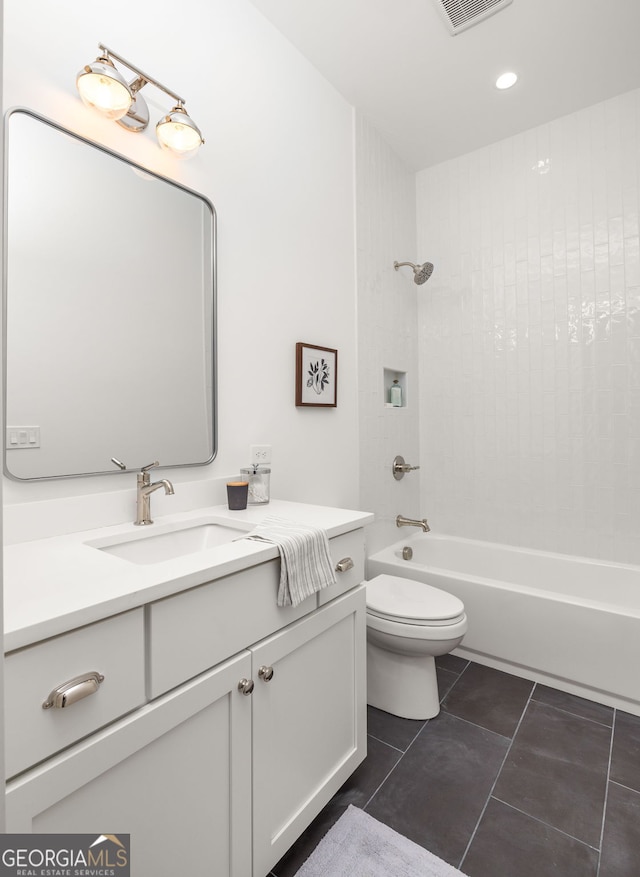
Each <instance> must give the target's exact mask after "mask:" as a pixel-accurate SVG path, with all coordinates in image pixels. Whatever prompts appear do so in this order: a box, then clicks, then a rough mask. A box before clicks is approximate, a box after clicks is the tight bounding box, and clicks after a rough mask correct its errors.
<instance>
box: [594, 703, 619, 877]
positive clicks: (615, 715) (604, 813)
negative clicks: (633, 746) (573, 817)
mask: <svg viewBox="0 0 640 877" xmlns="http://www.w3.org/2000/svg"><path fill="white" fill-rule="evenodd" d="M617 718H618V710H617V709H614V711H613V724H612V725H611V742H610V743H609V763H608V765H607V783H606V786H605V789H604V804H603V807H602V827H601V829H600V849H599V850H598V867H597V868H596V877H598V875H599V874H600V863H601V861H602V842H603V841H604V826H605V821H606V818H607V804H608V802H609V782H610V780H611V761H612V759H613V739H614V736H615V733H616V719H617Z"/></svg>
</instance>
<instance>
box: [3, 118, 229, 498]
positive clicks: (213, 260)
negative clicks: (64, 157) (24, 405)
mask: <svg viewBox="0 0 640 877" xmlns="http://www.w3.org/2000/svg"><path fill="white" fill-rule="evenodd" d="M17 113H20V114H23V115H27V116H30V117H32V118H33V119H36V120H37V121H39V122H42V123H44V124H45V125H48V126H50V127H51V128H53V129H55V130H57V131H59V132H60V133H62V134H65V135H67V136H68V137H71V138H73V139H74V140H76V141H79V142H80V143H84V144H86V145H87V146H89V147H91V148H93V149H97V150H98V151H99V152H101V153H103V154H105V155H108V156H110V157H111V158H113V159H116V160H117V161H120V162H122V163H123V164H126V165H128V166H129V167H132V168H134V169H137V170H139V171H140V172H141V173H142V174H145V175H148V176H151V177H154V178H155V179H157V180H160V181H161V182H163V183H166V184H168V185H170V186H173V187H174V188H176V189H180V190H181V191H183V192H185V193H186V194H188V195H191V196H194V197H196V198H198V199H199V200H200V201H202V202H203V203H204V205H206V207H208V208H209V210H210V211H211V234H212V241H211V256H210V269H211V275H210V276H211V324H210V329H211V347H212V349H211V364H210V367H211V371H210V373H209V377H210V378H211V399H210V400H209V401H210V411H211V423H210V427H211V454H210V456H209V457H208V458H207V459H206V460H202V461H194V462H188V463H170V464H163V463H162V461H160V466H159V467H158V468H160V469H177V468H186V467H194V466H206V465H208V464H210V463H211V462H212V461H213V460H214V459H215V457H216V454H217V452H218V393H217V373H218V370H217V325H218V324H217V276H216V275H217V270H216V269H217V214H216V210H215V207H214V206H213V204H212V203H211V201H210V200H209V199H208V198H207V197H206V196H204V195H202V194H201V193H200V192H197V191H195V190H194V189H190V188H189V187H187V186H184V185H182V184H181V183H178V182H176V181H175V180H172V179H170V178H168V177H165V176H162V175H161V174H158V173H155V172H154V171H151V170H149V169H148V168H146V167H143V166H142V165H140V164H137V163H136V162H134V161H131V159H129V158H126V157H125V156H123V155H120V154H119V153H117V152H114V151H113V150H112V149H109V148H107V147H105V146H103V145H102V144H100V143H97V142H95V141H93V140H90V139H88V138H87V137H83V136H82V135H80V134H77V133H76V132H75V131H71V130H69V129H68V128H65V127H64V126H63V125H60V124H59V123H57V122H55V121H53V120H51V119H48V118H47V117H45V116H43V115H41V114H40V113H37V112H35V111H33V110H31V109H28V108H27V107H12V108H10V109H9V110H7V111H6V113H5V116H4V141H3V146H4V167H3V180H4V193H3V194H4V197H3V205H2V209H3V255H2V341H3V353H2V363H3V375H2V409H3V418H4V432H5V435H4V436H3V437H2V440H3V444H2V462H3V472H4V474H5V475H6V476H7V477H8V478H10V479H11V480H13V481H19V482H30V481H53V480H56V481H57V480H61V479H67V478H87V477H92V476H94V475H118V474H120V475H122V474H130V473H133V472H136V471H138V469H139V467H135V466H134V467H131V468H129V467H127V468H126V469H124V470H123V469H119V468H117V467H116V466H115V465H114V468H113V469H105V470H96V471H91V472H73V473H67V474H57V475H36V476H30V477H26V478H25V477H20V476H17V475H15V474H13V473H12V472H10V471H9V468H8V465H7V436H6V424H7V401H8V360H7V354H8V350H7V348H8V344H7V340H8V333H9V327H8V321H7V315H8V311H7V309H8V296H9V289H8V265H9V253H8V246H7V244H8V222H9V194H8V182H9V151H10V149H9V147H10V143H9V121H10V119H11V117H12V116H13V115H15V114H17ZM205 264H206V263H205ZM207 287H208V284H207ZM205 294H206V291H205ZM207 371H208V366H207ZM124 462H125V463H126V461H124ZM142 465H146V463H142Z"/></svg>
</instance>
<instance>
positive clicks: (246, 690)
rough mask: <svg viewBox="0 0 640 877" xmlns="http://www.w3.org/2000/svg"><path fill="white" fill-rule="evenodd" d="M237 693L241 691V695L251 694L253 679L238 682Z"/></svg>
mask: <svg viewBox="0 0 640 877" xmlns="http://www.w3.org/2000/svg"><path fill="white" fill-rule="evenodd" d="M238 691H241V692H242V694H251V692H252V691H253V679H241V680H240V682H238Z"/></svg>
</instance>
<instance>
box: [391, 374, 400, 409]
mask: <svg viewBox="0 0 640 877" xmlns="http://www.w3.org/2000/svg"><path fill="white" fill-rule="evenodd" d="M389 397H390V402H391V405H392V406H393V407H394V408H401V407H402V387H401V386H400V383H399V381H398V379H397V378H396V379H395V380H394V382H393V384H392V385H391V390H390V391H389Z"/></svg>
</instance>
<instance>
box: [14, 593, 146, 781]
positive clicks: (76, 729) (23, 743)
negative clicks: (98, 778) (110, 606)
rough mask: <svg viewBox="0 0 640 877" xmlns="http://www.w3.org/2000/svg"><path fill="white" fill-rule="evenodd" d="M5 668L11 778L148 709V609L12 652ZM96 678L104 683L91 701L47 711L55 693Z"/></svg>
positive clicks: (134, 611)
mask: <svg viewBox="0 0 640 877" xmlns="http://www.w3.org/2000/svg"><path fill="white" fill-rule="evenodd" d="M4 666H5V696H6V700H5V703H6V706H5V720H6V725H5V728H6V731H5V733H6V760H7V765H6V766H7V776H9V777H11V776H14V775H15V774H16V773H19V772H20V771H22V770H25V769H26V768H27V767H29V766H30V765H32V764H35V763H36V762H38V761H41V760H42V759H44V758H47V757H48V756H50V755H52V754H53V753H54V752H58V751H59V750H61V749H64V748H65V747H66V746H69V745H70V744H71V743H73V742H74V741H76V740H79V739H80V738H81V737H84V736H86V735H87V734H90V733H91V732H92V731H95V730H96V729H97V728H100V727H102V726H103V725H106V724H108V723H109V722H111V721H113V720H114V719H116V718H118V717H119V716H122V715H124V713H126V712H128V711H129V710H132V709H134V708H135V707H137V706H139V705H140V704H142V703H144V700H145V690H144V613H143V610H142V609H135V610H133V611H131V612H126V613H124V614H123V615H117V616H114V617H113V618H108V619H106V620H105V621H100V622H98V623H96V624H90V625H88V626H87V627H82V628H78V629H77V630H74V631H71V632H70V633H66V634H62V635H61V636H58V637H54V638H53V639H49V640H45V641H43V642H40V643H38V644H37V645H34V646H29V647H28V648H25V649H21V650H19V651H16V652H11V653H9V654H8V655H7V656H6V659H5V665H4ZM91 672H96V673H98V674H101V675H102V676H104V681H103V682H101V683H100V684H99V685H98V687H97V690H96V691H95V692H94V693H93V694H91V695H89V696H86V697H83V698H82V699H78V700H76V701H75V702H74V703H71V704H70V705H67V706H65V707H64V708H56V707H52V708H50V709H43V703H45V701H47V699H48V696H49V694H50V693H51V692H52V691H53V690H54V689H55V688H57V687H58V686H61V685H63V684H64V683H66V682H68V681H69V680H71V679H74V678H75V677H79V676H83V675H88V674H90V673H91ZM82 690H83V691H85V690H89V688H88V687H87V688H83V689H82ZM69 700H73V695H71V696H70V697H69Z"/></svg>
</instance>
